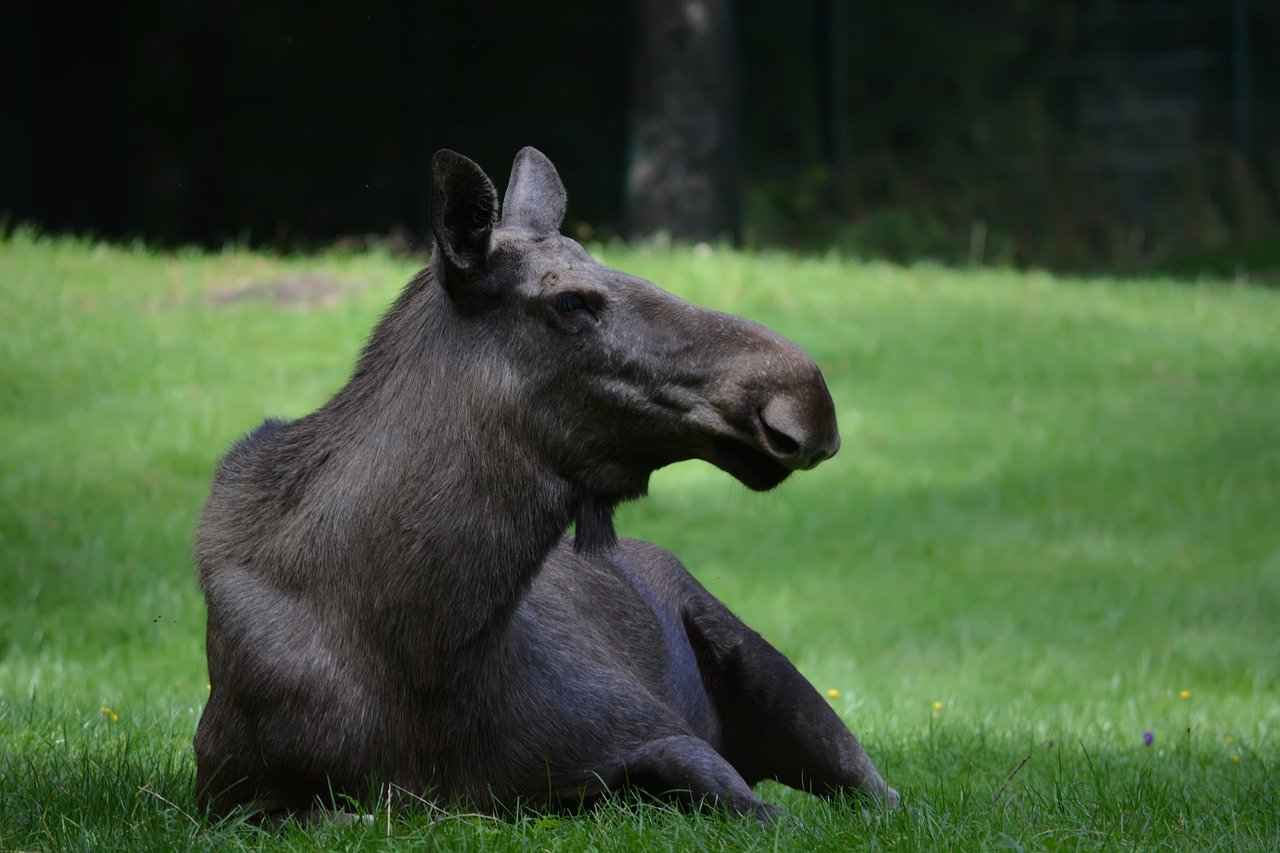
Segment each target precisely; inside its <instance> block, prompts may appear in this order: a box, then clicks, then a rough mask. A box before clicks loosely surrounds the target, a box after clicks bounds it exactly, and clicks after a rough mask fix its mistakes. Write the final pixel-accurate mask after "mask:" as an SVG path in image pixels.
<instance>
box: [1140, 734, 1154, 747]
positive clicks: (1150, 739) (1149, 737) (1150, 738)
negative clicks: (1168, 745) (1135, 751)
mask: <svg viewBox="0 0 1280 853" xmlns="http://www.w3.org/2000/svg"><path fill="white" fill-rule="evenodd" d="M1142 742H1143V743H1144V744H1145V745H1146V746H1151V744H1153V743H1155V742H1156V734H1155V732H1143V733H1142Z"/></svg>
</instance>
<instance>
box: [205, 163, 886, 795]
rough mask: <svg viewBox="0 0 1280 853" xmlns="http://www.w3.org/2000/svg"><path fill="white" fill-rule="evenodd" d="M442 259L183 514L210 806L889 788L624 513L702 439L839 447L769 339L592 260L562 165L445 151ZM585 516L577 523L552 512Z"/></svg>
mask: <svg viewBox="0 0 1280 853" xmlns="http://www.w3.org/2000/svg"><path fill="white" fill-rule="evenodd" d="M431 177H432V188H431V208H430V221H431V229H432V232H433V233H434V236H435V241H436V250H435V253H434V255H433V257H432V260H431V261H430V263H429V264H428V266H427V267H426V268H425V269H424V270H422V271H421V272H420V273H418V274H417V275H416V276H415V277H414V278H413V279H412V280H411V281H410V282H409V284H408V285H407V286H406V287H405V288H404V290H403V292H402V293H401V294H400V296H399V298H398V299H397V300H396V301H395V303H394V304H393V306H392V307H391V308H390V310H389V311H388V312H387V313H386V314H385V315H384V316H383V318H382V319H381V321H380V322H379V323H378V324H377V326H376V327H375V329H374V331H373V333H372V334H371V336H370V338H369V340H368V342H367V344H366V345H365V347H364V349H363V351H362V353H361V355H360V357H359V360H358V362H357V364H356V367H355V370H354V373H353V374H352V376H351V378H350V380H349V381H348V382H347V384H346V385H345V386H344V387H342V388H341V389H340V390H339V391H338V392H337V393H336V394H335V395H334V396H333V398H332V399H330V400H329V401H328V402H327V403H326V404H325V405H324V406H322V407H321V408H320V409H318V410H317V411H315V412H313V413H312V414H310V415H307V416H305V417H302V418H300V419H298V420H294V421H282V420H276V419H269V420H267V421H266V422H264V423H263V424H262V425H261V426H259V427H258V428H256V429H255V430H253V431H252V432H251V433H250V434H248V435H247V436H245V437H244V438H242V439H241V440H240V441H239V442H238V443H236V444H235V445H234V446H233V447H232V448H231V449H230V451H229V452H228V453H227V454H226V455H225V456H224V457H223V458H222V459H221V461H220V462H219V464H218V466H217V469H216V471H215V473H214V476H213V482H212V487H211V490H210V495H209V497H208V500H207V503H206V504H205V506H204V509H203V511H202V513H201V516H200V520H199V525H198V529H197V533H196V543H195V563H196V567H197V570H198V574H199V580H200V585H201V588H202V590H203V592H204V596H205V599H206V602H207V605H208V625H207V653H208V663H209V682H210V693H209V697H208V703H207V705H206V706H205V709H204V712H203V715H202V716H201V719H200V722H199V726H198V728H197V732H196V736H195V755H196V785H197V790H198V797H199V800H200V803H201V805H202V807H203V808H204V809H205V810H206V812H207V813H209V814H210V815H212V816H215V817H220V816H225V815H227V814H229V813H233V812H236V813H245V814H249V815H253V816H255V819H262V820H266V819H270V818H273V817H274V818H276V819H281V820H283V819H285V818H288V817H294V818H297V819H299V820H325V819H329V818H335V817H336V816H339V815H343V814H346V815H347V817H351V815H350V814H349V813H347V812H344V804H349V803H352V802H355V803H357V804H359V803H366V802H368V800H369V798H370V797H371V796H373V795H374V792H378V793H379V795H380V792H382V791H389V792H394V791H406V792H410V793H411V794H412V795H413V796H415V797H420V798H423V799H427V798H430V799H429V800H428V801H435V802H455V803H464V802H465V803H468V804H470V805H471V806H472V807H476V808H480V809H484V810H487V811H489V812H491V813H500V812H502V811H504V810H506V809H508V808H510V807H511V806H513V805H515V804H529V805H531V806H533V807H537V808H569V809H573V808H578V807H581V806H582V805H584V804H591V803H594V802H598V801H599V800H600V799H601V798H602V797H605V796H607V795H609V793H610V792H613V791H619V790H631V791H637V792H639V793H641V794H642V795H645V796H654V797H659V798H668V799H673V800H676V801H677V802H680V803H682V804H685V805H686V806H687V807H701V808H714V809H722V810H727V811H729V812H732V813H735V814H742V815H754V816H756V817H758V818H759V819H761V820H770V819H772V818H774V817H775V816H777V814H778V813H779V810H778V809H777V807H776V806H772V805H767V804H764V803H762V802H761V801H760V800H759V799H758V798H757V797H756V796H755V794H754V793H753V791H752V786H753V785H754V784H756V783H757V782H759V781H762V780H765V779H775V780H778V781H780V782H782V783H784V784H787V785H790V786H793V787H796V788H800V789H803V790H806V791H809V792H812V793H815V794H818V795H821V796H827V797H835V796H839V795H841V794H844V793H847V794H856V795H858V796H860V797H862V798H864V799H865V800H866V801H868V802H873V803H874V802H878V803H882V804H889V805H892V804H894V803H896V802H897V800H898V794H897V792H895V791H894V790H893V789H892V788H890V787H888V786H887V785H886V784H885V781H884V779H883V778H881V776H880V774H879V773H878V772H877V771H876V769H875V767H874V766H873V764H872V762H871V760H870V759H869V758H868V757H867V754H866V752H865V751H864V749H863V747H862V745H861V744H860V743H859V742H858V740H857V739H856V738H855V737H854V736H853V734H852V733H851V732H850V731H849V729H848V728H847V727H846V726H845V724H844V723H843V722H842V721H841V719H840V718H839V716H838V715H837V714H836V713H835V712H834V711H833V710H832V709H831V707H830V706H829V705H828V703H827V701H826V700H825V699H824V698H823V697H822V696H820V695H819V694H818V693H817V692H816V691H815V690H814V688H813V687H812V686H811V685H810V684H809V683H808V682H807V681H806V680H805V679H804V677H803V676H801V675H800V673H799V672H798V671H797V670H796V668H795V667H794V666H793V665H792V664H791V662H790V661H788V660H787V658H786V657H785V656H783V655H782V654H781V653H780V652H778V651H777V650H775V649H774V648H773V647H772V646H771V645H769V643H767V642H766V641H765V640H764V639H763V638H762V637H761V636H760V635H759V634H757V633H756V632H754V631H752V630H751V629H750V628H748V627H747V626H746V625H745V624H743V623H742V622H741V621H740V620H739V619H738V618H737V617H736V616H734V614H733V613H731V612H730V611H729V609H728V608H727V607H726V606H725V605H723V604H722V603H721V602H720V601H718V600H717V599H716V598H715V597H713V596H712V595H711V594H710V593H708V592H707V590H706V589H704V588H703V587H702V585H701V584H699V582H698V581H697V580H695V579H694V577H693V576H692V575H691V574H690V573H689V572H688V571H687V570H686V569H685V568H684V566H682V565H681V564H680V562H678V561H677V560H676V558H675V557H673V556H672V555H671V554H669V553H667V552H665V551H663V550H661V549H659V548H657V547H655V546H653V545H650V544H646V543H644V542H638V541H631V540H626V539H618V538H617V536H616V534H615V529H614V523H613V511H614V508H615V506H616V505H617V504H618V503H619V502H622V501H627V500H631V499H635V498H637V497H640V496H642V495H644V494H645V493H646V491H647V488H648V483H649V478H650V475H651V474H652V472H653V471H655V470H657V469H658V468H661V467H663V466H665V465H669V464H671V463H674V462H677V461H681V460H686V459H695V458H696V459H702V460H705V461H707V462H710V463H711V464H712V465H715V466H717V467H719V468H720V469H722V470H724V471H725V472H727V473H729V474H730V475H732V476H733V477H735V478H736V479H738V480H739V481H741V482H742V483H743V484H745V485H746V486H747V487H749V488H751V489H754V490H757V491H765V490H768V489H771V488H773V487H775V486H777V485H778V484H779V483H781V482H782V481H783V480H785V479H786V478H787V477H788V476H789V475H790V474H791V473H792V472H793V471H802V470H808V469H810V468H813V467H814V466H815V465H817V464H818V463H820V462H822V461H823V460H825V459H827V458H829V457H830V456H831V455H832V454H834V453H835V452H836V450H837V449H838V448H839V444H840V439H839V433H838V431H837V428H836V417H835V407H834V404H833V402H832V399H831V395H830V392H829V391H828V389H827V386H826V383H825V381H824V379H823V376H822V374H821V372H820V371H819V369H818V367H817V365H816V364H815V363H814V362H813V360H812V359H810V358H809V357H808V356H807V355H806V354H805V353H804V352H803V351H802V350H801V349H800V348H799V347H797V346H796V345H795V344H793V343H791V342H790V341H788V340H786V339H785V338H783V337H782V336H780V335H778V334H777V333H775V332H773V331H771V330H769V329H766V328H764V327H762V326H759V325H757V324H755V323H752V322H750V321H747V320H743V319H740V318H737V317H733V316H729V315H726V314H722V313H719V312H716V311H711V310H708V309H704V308H700V307H696V306H694V305H692V304H690V303H688V302H685V301H684V300H682V299H680V298H678V297H676V296H675V295H673V294H670V293H668V292H666V291H664V290H662V289H660V288H659V287H657V286H656V285H654V284H652V283H650V282H648V281H645V280H643V279H640V278H636V277H633V276H630V275H627V274H625V273H622V272H619V271H616V270H613V269H610V268H607V267H605V266H603V265H601V264H599V263H598V262H596V261H595V260H594V259H593V258H592V257H591V256H590V255H588V254H587V252H586V251H585V250H584V249H583V248H582V247H581V246H580V245H579V244H578V243H576V242H575V241H573V240H572V239H569V238H567V237H564V236H562V235H561V234H560V233H559V230H560V224H561V220H562V219H563V217H564V213H565V203H566V197H565V190H564V186H563V184H562V183H561V180H560V177H559V175H558V174H557V172H556V170H555V167H554V166H553V165H552V164H551V161H550V160H548V159H547V157H545V156H544V155H543V154H541V153H539V152H538V151H536V150H534V149H533V148H525V149H523V150H522V151H520V152H519V154H518V155H517V157H516V159H515V163H514V166H513V168H512V171H511V178H510V181H509V183H508V185H507V189H506V192H505V195H504V196H503V199H502V204H501V207H499V204H498V197H497V193H496V191H495V189H494V185H493V183H492V182H491V181H490V179H489V178H488V176H486V175H485V173H484V172H483V171H482V170H481V169H480V167H479V166H477V165H476V164H475V163H473V162H472V161H471V160H469V159H467V158H466V157H464V156H462V155H460V154H457V153H454V152H452V151H448V150H442V151H439V152H437V153H436V154H435V156H434V157H433V159H432V174H431ZM570 525H573V527H574V535H572V536H570V535H568V534H567V531H568V529H569V527H570Z"/></svg>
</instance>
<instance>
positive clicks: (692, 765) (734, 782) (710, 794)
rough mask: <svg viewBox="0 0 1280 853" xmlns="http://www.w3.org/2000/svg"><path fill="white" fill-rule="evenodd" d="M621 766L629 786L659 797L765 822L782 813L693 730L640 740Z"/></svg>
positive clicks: (774, 818)
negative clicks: (649, 739)
mask: <svg viewBox="0 0 1280 853" xmlns="http://www.w3.org/2000/svg"><path fill="white" fill-rule="evenodd" d="M623 771H624V773H625V778H626V784H627V785H628V786H629V787H633V788H638V789H640V790H642V791H645V792H647V793H650V794H653V795H655V796H662V797H673V796H674V797H676V798H678V799H680V800H682V801H685V802H688V803H690V804H691V805H702V804H706V805H709V806H712V807H714V808H723V809H726V810H728V811H730V812H733V813H734V814H740V815H754V816H755V817H756V818H757V819H759V820H760V821H761V822H764V823H768V822H771V821H773V820H776V819H777V818H778V817H780V816H781V815H782V810H781V809H780V808H778V807H777V806H774V805H770V804H768V803H762V802H761V801H760V800H759V799H757V798H756V795H755V794H754V793H752V791H751V786H749V785H748V784H747V782H746V780H744V779H743V778H742V776H741V775H740V774H739V773H738V771H737V770H735V769H734V768H733V765H731V764H730V763H729V762H728V761H726V760H725V759H724V757H723V756H721V755H720V754H719V753H718V752H716V751H715V749H713V748H712V747H711V745H710V744H709V743H707V742H706V741H704V740H701V739H699V738H696V737H693V736H692V735H674V736H672V737H666V738H662V739H660V740H654V741H649V742H648V743H645V744H642V745H641V746H640V747H638V748H637V749H636V750H635V751H633V752H632V753H631V754H630V755H629V756H627V758H626V761H625V763H624V768H623Z"/></svg>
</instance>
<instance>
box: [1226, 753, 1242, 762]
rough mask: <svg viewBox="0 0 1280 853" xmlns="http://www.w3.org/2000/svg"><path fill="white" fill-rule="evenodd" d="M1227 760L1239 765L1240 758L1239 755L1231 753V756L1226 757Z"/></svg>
mask: <svg viewBox="0 0 1280 853" xmlns="http://www.w3.org/2000/svg"><path fill="white" fill-rule="evenodd" d="M1227 758H1229V759H1231V760H1232V761H1234V762H1235V763H1236V764H1239V763H1240V756H1239V755H1237V754H1235V753H1234V752H1233V753H1232V754H1231V755H1228V756H1227Z"/></svg>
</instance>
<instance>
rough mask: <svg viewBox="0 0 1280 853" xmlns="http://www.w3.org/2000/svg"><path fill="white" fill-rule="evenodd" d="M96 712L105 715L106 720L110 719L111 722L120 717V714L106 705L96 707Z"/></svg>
mask: <svg viewBox="0 0 1280 853" xmlns="http://www.w3.org/2000/svg"><path fill="white" fill-rule="evenodd" d="M98 713H99V714H101V715H102V716H104V717H106V718H107V719H108V720H110V721H111V722H113V723H114V722H116V721H117V720H119V719H120V715H119V714H117V713H116V712H115V711H113V710H111V709H110V708H108V707H107V706H106V705H103V706H102V707H100V708H99V709H98Z"/></svg>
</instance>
